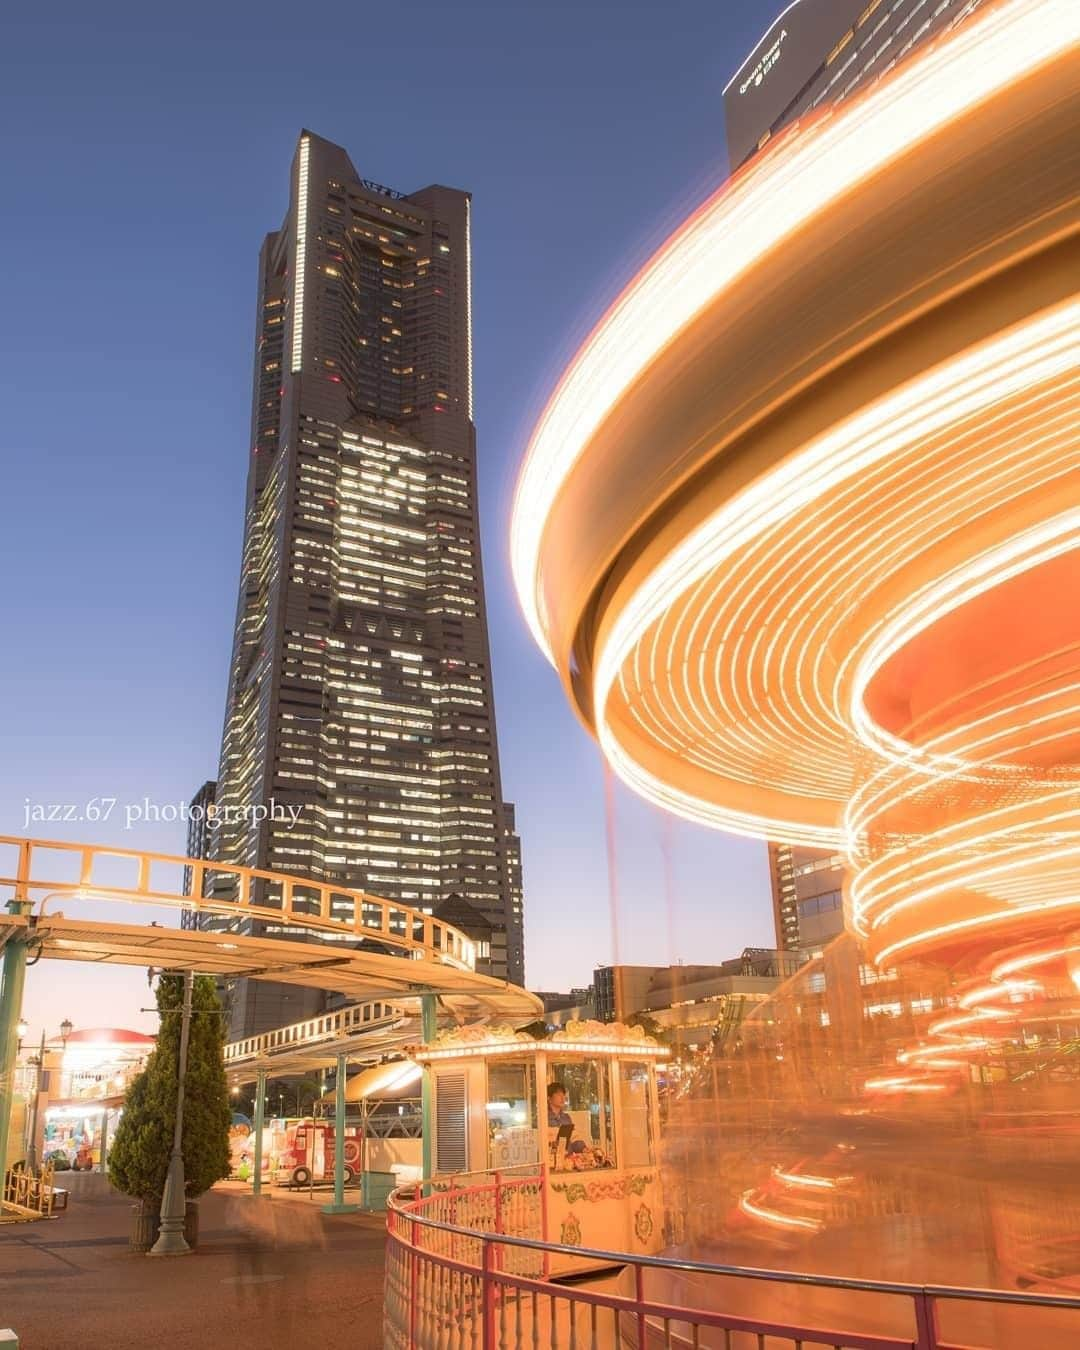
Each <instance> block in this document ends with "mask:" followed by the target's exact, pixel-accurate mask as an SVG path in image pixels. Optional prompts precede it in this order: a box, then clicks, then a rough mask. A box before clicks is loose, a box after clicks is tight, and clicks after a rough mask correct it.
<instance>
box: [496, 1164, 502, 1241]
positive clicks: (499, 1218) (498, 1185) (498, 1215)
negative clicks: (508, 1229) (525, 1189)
mask: <svg viewBox="0 0 1080 1350" xmlns="http://www.w3.org/2000/svg"><path fill="white" fill-rule="evenodd" d="M495 1231H496V1233H501V1232H502V1231H503V1217H502V1190H501V1182H500V1178H499V1173H498V1171H496V1173H495Z"/></svg>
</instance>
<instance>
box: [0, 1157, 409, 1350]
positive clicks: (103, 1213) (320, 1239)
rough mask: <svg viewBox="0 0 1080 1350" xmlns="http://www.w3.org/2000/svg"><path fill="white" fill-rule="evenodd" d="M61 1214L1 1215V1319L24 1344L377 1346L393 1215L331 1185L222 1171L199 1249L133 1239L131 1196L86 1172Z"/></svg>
mask: <svg viewBox="0 0 1080 1350" xmlns="http://www.w3.org/2000/svg"><path fill="white" fill-rule="evenodd" d="M71 1189H72V1199H71V1203H70V1207H69V1209H68V1212H67V1213H66V1214H64V1215H62V1216H61V1217H60V1218H58V1219H54V1220H51V1221H48V1222H39V1223H30V1224H10V1225H4V1226H0V1327H11V1328H12V1329H13V1330H15V1331H16V1332H17V1333H18V1335H19V1338H20V1350H148V1348H149V1347H154V1348H155V1350H156V1347H159V1346H160V1347H168V1348H169V1350H206V1347H218V1346H221V1347H225V1348H226V1350H256V1347H258V1350H286V1348H287V1347H288V1348H290V1350H291V1347H298V1346H320V1347H326V1350H336V1347H348V1350H377V1347H379V1346H381V1344H382V1330H381V1319H382V1282H383V1242H384V1232H385V1218H384V1216H383V1215H382V1214H370V1215H369V1214H351V1215H335V1216H327V1215H324V1214H322V1213H321V1212H320V1210H319V1206H320V1205H321V1204H324V1203H325V1202H326V1201H327V1200H328V1199H329V1198H330V1197H329V1196H328V1195H327V1194H325V1193H323V1194H318V1193H316V1195H315V1197H314V1199H313V1200H312V1199H309V1197H308V1196H306V1195H299V1196H295V1195H291V1194H289V1193H288V1192H284V1191H280V1190H271V1192H270V1193H269V1197H267V1198H263V1199H260V1200H256V1199H254V1198H253V1197H252V1196H251V1194H250V1192H249V1190H248V1188H246V1187H242V1186H239V1185H237V1184H232V1183H225V1184H224V1185H223V1186H221V1187H215V1189H214V1190H213V1191H212V1192H210V1194H209V1195H205V1196H203V1198H202V1200H201V1201H200V1227H201V1234H200V1239H199V1248H198V1251H197V1252H196V1253H194V1254H193V1255H191V1256H185V1257H179V1258H172V1259H153V1258H149V1257H146V1256H137V1255H133V1254H132V1253H131V1252H130V1251H129V1250H128V1245H127V1243H128V1233H129V1227H130V1204H131V1202H130V1201H129V1200H128V1199H127V1198H126V1197H124V1196H120V1195H117V1194H116V1193H115V1192H112V1191H109V1190H108V1189H107V1188H106V1185H105V1181H104V1178H102V1177H97V1176H76V1177H74V1178H73V1179H72V1182H71Z"/></svg>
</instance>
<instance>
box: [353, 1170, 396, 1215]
mask: <svg viewBox="0 0 1080 1350" xmlns="http://www.w3.org/2000/svg"><path fill="white" fill-rule="evenodd" d="M361 1184H362V1186H363V1190H362V1192H361V1196H362V1200H361V1203H362V1205H363V1207H364V1209H385V1208H386V1202H387V1200H388V1199H389V1198H390V1192H391V1191H394V1190H396V1189H397V1185H398V1179H397V1177H396V1176H395V1175H394V1173H393V1172H364V1173H363V1175H362V1180H361Z"/></svg>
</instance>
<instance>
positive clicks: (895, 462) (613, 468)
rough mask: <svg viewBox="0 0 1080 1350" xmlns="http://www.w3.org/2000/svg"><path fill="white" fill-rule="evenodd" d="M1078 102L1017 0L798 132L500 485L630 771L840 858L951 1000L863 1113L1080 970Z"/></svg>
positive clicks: (529, 595)
mask: <svg viewBox="0 0 1080 1350" xmlns="http://www.w3.org/2000/svg"><path fill="white" fill-rule="evenodd" d="M1078 90H1080V6H1077V5H1076V4H1075V3H1073V0H1002V3H999V4H997V5H996V6H992V7H991V8H990V9H989V10H988V11H987V12H986V13H985V14H984V15H983V16H982V17H980V18H978V19H972V20H971V21H969V22H968V23H967V24H966V25H964V26H962V27H961V28H960V29H958V30H957V31H956V32H955V33H953V34H952V35H950V36H949V38H948V39H947V40H943V41H941V42H939V43H937V44H935V45H932V46H931V47H930V48H929V50H928V51H927V52H926V54H925V55H923V56H921V57H919V58H917V59H915V60H913V61H911V62H910V63H909V64H907V65H905V66H903V67H902V68H901V69H900V70H899V71H898V72H897V73H895V74H894V75H892V76H891V77H889V78H888V79H886V80H883V81H881V82H880V83H879V84H878V85H877V86H876V87H875V88H873V89H872V90H870V91H869V92H868V93H867V94H866V95H864V96H863V97H862V98H861V99H859V100H857V101H856V102H854V103H853V104H851V105H850V106H847V107H844V108H843V109H842V110H841V111H838V112H833V113H830V114H828V115H826V116H824V117H822V118H820V119H818V120H816V121H814V122H812V123H811V124H810V125H808V126H804V127H801V128H798V129H796V130H795V131H794V132H793V133H792V134H790V135H788V136H787V137H786V138H783V139H782V140H781V141H780V143H779V144H777V145H776V146H775V147H774V148H772V149H771V150H770V151H769V152H768V153H766V154H765V155H764V156H761V157H759V162H756V163H755V164H753V165H751V167H750V169H749V171H747V172H744V173H743V174H741V175H739V176H738V177H737V178H736V179H735V180H734V181H733V182H732V183H731V184H730V185H728V186H727V187H726V188H725V189H723V190H722V191H721V192H719V193H717V194H716V195H715V196H714V197H712V198H710V199H709V200H708V201H706V202H705V203H704V204H703V206H702V207H701V208H700V209H699V210H698V211H697V212H696V213H695V214H694V215H693V216H692V217H691V218H690V220H689V221H688V222H687V223H686V225H684V226H683V227H682V228H681V229H680V230H679V231H678V232H677V233H676V234H675V235H674V236H673V237H672V239H671V240H670V241H669V242H668V243H667V244H666V245H665V246H664V247H663V248H662V249H661V250H660V251H659V253H658V254H657V255H656V257H655V258H654V259H653V260H652V261H651V262H650V263H649V264H648V265H647V266H646V267H645V269H644V270H643V271H642V273H641V274H640V275H639V276H638V277H637V278H636V279H635V280H634V281H633V282H632V283H631V284H630V286H629V287H628V288H627V290H626V292H625V293H624V295H623V296H622V297H620V299H619V300H618V301H617V302H616V304H615V305H614V306H613V307H612V308H611V310H610V311H609V313H608V314H607V315H606V316H605V317H604V319H603V320H602V322H601V323H600V324H599V326H598V327H597V329H596V330H595V332H594V333H593V334H592V336H591V337H590V338H589V340H588V341H587V342H586V344H585V346H584V347H583V348H582V350H581V352H580V353H579V355H578V356H577V358H576V359H575V360H574V362H573V363H572V364H571V366H570V368H569V369H568V371H567V372H566V374H565V376H564V377H563V380H562V382H561V383H560V385H559V386H558V388H557V389H556V391H555V393H554V395H553V397H552V399H551V401H550V403H549V405H548V407H547V409H546V410H545V412H544V414H543V416H542V417H541V420H540V422H539V424H538V426H537V428H536V431H535V433H534V436H533V438H532V441H531V443H530V446H529V450H528V453H527V456H526V460H525V463H524V466H523V469H522V472H521V476H520V480H519V483H518V489H517V494H516V498H515V505H514V515H513V523H512V537H511V548H512V556H513V566H514V574H515V581H516V585H517V589H518V594H519V597H520V600H521V603H522V606H523V608H524V611H525V614H526V617H527V619H528V622H529V624H530V626H531V628H532V630H533V632H534V634H535V636H536V638H537V641H538V642H539V644H540V645H541V646H542V648H543V649H544V651H545V652H546V653H547V655H548V656H549V658H550V659H551V660H552V662H553V663H554V665H555V666H556V668H557V670H558V671H559V673H560V676H561V678H562V679H563V682H564V685H565V687H566V689H567V692H568V694H569V696H570V698H571V700H572V702H573V704H574V706H575V707H576V709H577V711H578V712H579V715H580V716H581V717H582V719H583V720H584V721H585V722H586V724H587V725H588V726H589V727H590V729H591V730H592V731H593V733H594V734H595V735H596V737H597V739H598V740H599V742H600V744H601V746H602V748H603V751H604V754H605V756H606V757H607V759H608V761H609V762H610V764H611V765H612V767H613V768H614V770H615V771H616V772H617V773H618V774H619V775H620V776H621V777H622V778H623V779H624V780H625V781H626V782H627V783H628V784H630V785H631V786H632V787H633V788H635V790H637V791H638V792H640V793H641V794H642V795H644V796H645V797H647V798H649V799H650V800H652V801H653V802H655V803H657V804H659V805H661V806H664V807H666V808H667V809H669V810H671V811H673V812H675V813H677V814H679V815H682V816H685V817H687V818H689V819H692V820H697V821H701V822H704V823H706V824H709V825H712V826H716V827H719V828H723V829H729V830H734V831H737V832H740V833H744V834H750V835H756V836H759V837H766V838H781V839H786V840H790V841H792V842H801V843H806V844H810V845H824V846H828V847H837V846H840V847H844V848H845V849H846V850H847V852H848V854H849V857H850V859H851V862H852V866H853V870H854V881H853V884H852V886H851V888H850V894H849V895H848V896H847V897H846V898H845V903H846V904H847V905H848V906H849V908H850V918H851V921H852V924H853V926H854V928H855V929H856V931H857V932H858V933H859V934H860V935H861V936H862V937H863V938H864V940H865V942H866V943H867V946H868V948H869V950H870V953H871V955H872V957H873V959H874V960H875V961H877V963H878V964H879V965H884V966H891V965H895V964H897V963H898V962H906V961H911V960H916V959H917V960H930V961H934V962H937V963H942V964H945V965H948V966H949V967H950V968H952V969H953V970H954V971H960V972H962V973H963V974H964V976H965V977H966V978H968V977H969V979H970V983H969V984H968V986H967V987H966V988H964V989H962V990H961V997H960V1006H959V1008H958V1009H956V1010H955V1011H954V1012H953V1013H952V1014H951V1015H950V1016H949V1017H947V1018H942V1019H939V1020H938V1021H937V1022H936V1023H935V1024H934V1026H933V1029H932V1031H933V1041H934V1042H935V1043H933V1044H929V1045H925V1046H918V1047H913V1048H912V1049H911V1050H909V1051H907V1052H905V1055H904V1056H903V1057H902V1064H903V1065H904V1066H906V1068H907V1070H908V1071H907V1072H906V1073H904V1074H900V1075H897V1076H895V1077H893V1076H889V1077H882V1078H880V1079H879V1080H877V1084H876V1090H880V1091H894V1090H903V1089H904V1088H905V1087H909V1088H912V1087H918V1088H919V1090H924V1089H925V1090H933V1088H934V1084H933V1083H932V1082H931V1081H929V1080H928V1079H927V1075H928V1074H932V1073H933V1072H939V1073H940V1072H945V1071H946V1070H947V1069H950V1068H951V1069H953V1070H955V1068H956V1067H957V1066H962V1065H963V1064H964V1063H965V1060H964V1058H963V1056H964V1055H965V1054H968V1053H971V1052H973V1051H974V1050H975V1049H976V1048H977V1047H980V1046H985V1045H987V1044H989V1043H992V1042H993V1040H994V1037H995V1034H996V1033H997V1032H998V1031H999V1030H1000V1029H1001V1028H1003V1027H1006V1026H1008V1025H1012V1024H1013V1023H1015V1021H1016V1019H1017V1018H1018V1017H1019V1016H1021V1014H1023V1015H1025V1016H1027V1015H1028V1014H1029V1013H1032V1012H1033V1013H1036V1014H1037V1010H1038V1009H1037V1005H1038V1003H1039V1000H1040V999H1041V998H1042V997H1043V996H1044V995H1045V994H1046V992H1047V990H1048V989H1050V988H1051V987H1052V986H1054V985H1055V983H1060V981H1061V979H1062V978H1063V977H1065V978H1068V977H1070V976H1073V975H1074V974H1075V972H1077V971H1080V618H1078V610H1077V606H1076V603H1075V597H1076V596H1077V595H1078V594H1080V433H1078V430H1077V428H1078V426H1080V295H1078V293H1077V279H1078V277H1080V248H1078V235H1080V149H1078V146H1080V95H1078V92H1077V91H1078ZM1070 596H1071V597H1072V600H1071V601H1070V598H1069V597H1070ZM1070 938H1074V939H1076V940H1075V941H1070ZM1021 972H1022V973H1023V975H1024V977H1025V978H1023V979H1020V980H1018V979H1016V978H1014V977H1015V976H1016V975H1017V974H1018V973H1021ZM1074 982H1075V981H1074ZM868 1086H869V1085H868Z"/></svg>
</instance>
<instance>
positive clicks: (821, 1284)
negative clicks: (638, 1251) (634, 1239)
mask: <svg viewBox="0 0 1080 1350" xmlns="http://www.w3.org/2000/svg"><path fill="white" fill-rule="evenodd" d="M540 1190H541V1179H540V1177H539V1176H531V1177H529V1176H527V1177H514V1178H511V1179H503V1178H499V1177H495V1178H493V1179H492V1180H491V1181H485V1182H483V1183H481V1184H479V1185H474V1186H465V1187H457V1186H452V1187H449V1188H447V1189H445V1190H439V1191H436V1192H434V1193H433V1194H431V1195H428V1196H425V1197H423V1198H415V1197H414V1196H413V1195H412V1193H411V1192H405V1191H399V1192H395V1193H394V1195H392V1196H391V1198H390V1205H389V1212H388V1214H387V1261H386V1293H385V1314H384V1327H385V1344H386V1345H387V1346H388V1347H393V1350H539V1347H541V1346H543V1347H544V1348H545V1350H548V1348H549V1347H550V1350H615V1347H619V1348H620V1350H621V1347H628V1348H630V1347H632V1348H633V1350H660V1348H661V1347H662V1348H663V1350H741V1347H743V1346H746V1347H748V1348H749V1347H754V1350H803V1348H804V1347H805V1350H810V1347H812V1346H829V1347H833V1350H982V1348H983V1347H989V1348H990V1350H994V1348H995V1347H1011V1346H1016V1345H1021V1344H1023V1345H1028V1346H1031V1347H1038V1350H1059V1348H1060V1350H1065V1348H1066V1347H1071V1346H1075V1345H1077V1344H1080V1299H1072V1298H1063V1297H1059V1296H1051V1295H1038V1294H1025V1293H1012V1292H1010V1291H1006V1290H991V1289H961V1288H951V1287H937V1286H919V1285H910V1284H894V1283H889V1282H886V1281H881V1280H848V1279H839V1278H833V1277H829V1276H823V1275H803V1274H799V1273H797V1272H789V1271H773V1270H762V1269H755V1268H751V1267H743V1266H716V1265H705V1264H702V1263H700V1262H693V1261H677V1260H668V1259H664V1258H660V1257H641V1256H631V1255H627V1254H625V1253H618V1252H605V1251H595V1250H590V1249H582V1248H575V1249H574V1255H575V1256H577V1257H579V1258H581V1260H582V1262H583V1263H585V1262H592V1263H595V1269H596V1272H597V1273H596V1276H595V1277H594V1278H593V1279H591V1280H590V1281H589V1282H588V1283H577V1284H564V1283H559V1282H558V1280H550V1279H547V1278H545V1276H544V1271H545V1270H546V1269H547V1268H548V1262H549V1261H550V1259H551V1258H552V1256H553V1255H555V1254H558V1255H560V1256H563V1257H565V1255H566V1248H563V1247H558V1246H556V1245H555V1244H552V1243H548V1242H543V1241H541V1240H539V1238H537V1237H533V1236H530V1235H528V1233H527V1232H523V1231H521V1230H522V1229H526V1230H527V1229H530V1228H532V1227H533V1226H536V1227H537V1228H538V1227H539V1224H540V1222H541V1212H542V1211H541V1197H540ZM503 1227H513V1228H516V1229H518V1231H517V1232H510V1231H500V1229H502V1228H503ZM766 1303H767V1305H768V1308H767V1314H766V1315H762V1311H761V1305H763V1304H766ZM755 1305H756V1306H755ZM946 1323H948V1324H949V1325H948V1326H946V1325H945V1324H946ZM946 1332H948V1334H946ZM957 1336H962V1337H963V1339H956V1337H957Z"/></svg>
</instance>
